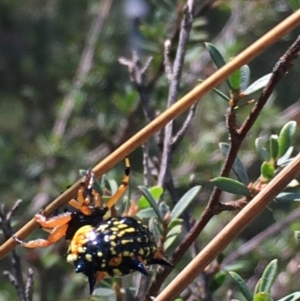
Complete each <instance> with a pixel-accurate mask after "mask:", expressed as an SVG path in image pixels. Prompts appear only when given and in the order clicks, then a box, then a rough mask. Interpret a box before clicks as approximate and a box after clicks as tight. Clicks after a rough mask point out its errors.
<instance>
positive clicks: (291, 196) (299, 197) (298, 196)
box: [276, 192, 300, 202]
mask: <svg viewBox="0 0 300 301" xmlns="http://www.w3.org/2000/svg"><path fill="white" fill-rule="evenodd" d="M276 200H277V201H295V202H300V193H295V192H281V193H279V194H278V195H277V197H276Z"/></svg>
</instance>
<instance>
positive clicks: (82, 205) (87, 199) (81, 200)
mask: <svg viewBox="0 0 300 301" xmlns="http://www.w3.org/2000/svg"><path fill="white" fill-rule="evenodd" d="M94 181H95V178H94V173H93V171H92V170H90V169H89V170H88V171H87V172H86V174H85V176H84V178H83V179H82V181H81V183H80V188H79V190H78V193H77V200H75V199H72V200H70V201H69V204H70V205H71V206H72V207H74V208H75V209H77V210H80V211H81V212H82V213H83V214H85V215H91V214H92V211H91V209H90V208H89V205H90V203H91V197H92V195H94V194H93V184H94ZM97 199H98V198H97ZM95 202H96V201H95ZM97 202H98V200H97Z"/></svg>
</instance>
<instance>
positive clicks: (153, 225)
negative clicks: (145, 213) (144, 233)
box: [149, 216, 162, 241]
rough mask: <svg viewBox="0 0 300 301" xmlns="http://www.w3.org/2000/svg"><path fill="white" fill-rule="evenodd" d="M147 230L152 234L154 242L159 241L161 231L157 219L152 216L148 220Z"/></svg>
mask: <svg viewBox="0 0 300 301" xmlns="http://www.w3.org/2000/svg"><path fill="white" fill-rule="evenodd" d="M149 230H150V231H151V232H152V234H153V236H154V239H155V241H159V239H160V236H161V234H162V229H161V227H160V225H159V224H158V223H157V219H155V218H154V217H153V216H152V217H151V218H150V220H149Z"/></svg>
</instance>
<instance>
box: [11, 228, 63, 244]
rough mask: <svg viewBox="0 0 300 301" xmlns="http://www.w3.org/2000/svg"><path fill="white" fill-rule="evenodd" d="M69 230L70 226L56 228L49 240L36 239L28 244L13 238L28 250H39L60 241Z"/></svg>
mask: <svg viewBox="0 0 300 301" xmlns="http://www.w3.org/2000/svg"><path fill="white" fill-rule="evenodd" d="M67 229H68V224H64V225H62V226H59V227H55V228H54V229H53V230H52V232H51V234H50V235H49V236H48V238H47V239H35V240H30V241H28V242H24V241H22V240H21V239H18V238H17V237H16V236H13V238H14V240H15V241H17V242H18V243H19V244H21V245H22V246H24V247H26V248H31V249H33V248H39V247H41V248H46V247H49V246H50V245H52V244H54V243H55V242H57V241H58V240H60V239H61V238H62V237H64V235H65V234H66V231H67Z"/></svg>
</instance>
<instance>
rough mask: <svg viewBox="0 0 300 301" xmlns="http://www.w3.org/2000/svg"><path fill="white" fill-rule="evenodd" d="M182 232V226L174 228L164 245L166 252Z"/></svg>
mask: <svg viewBox="0 0 300 301" xmlns="http://www.w3.org/2000/svg"><path fill="white" fill-rule="evenodd" d="M181 232H182V225H177V226H175V227H173V228H172V229H171V230H170V231H169V232H168V234H167V238H166V241H165V243H164V250H167V249H168V248H170V247H171V245H172V244H173V243H174V242H175V240H176V238H177V237H178V235H179V234H180V233H181Z"/></svg>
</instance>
